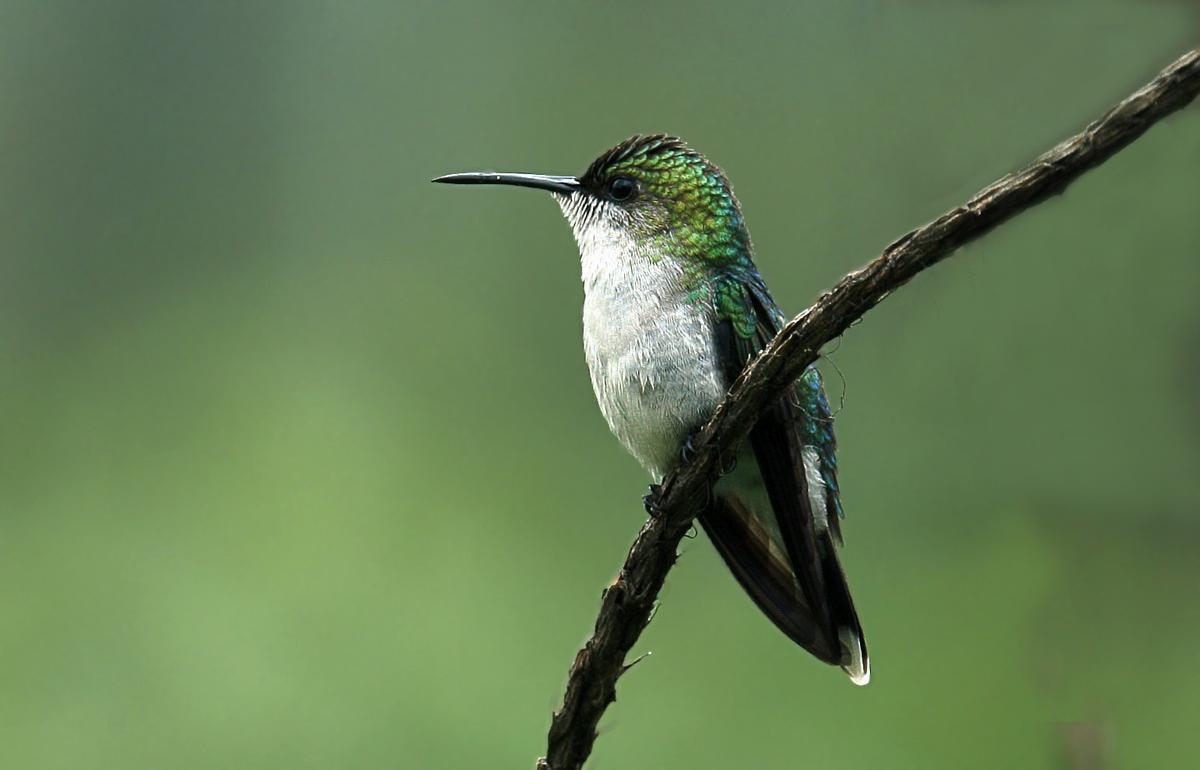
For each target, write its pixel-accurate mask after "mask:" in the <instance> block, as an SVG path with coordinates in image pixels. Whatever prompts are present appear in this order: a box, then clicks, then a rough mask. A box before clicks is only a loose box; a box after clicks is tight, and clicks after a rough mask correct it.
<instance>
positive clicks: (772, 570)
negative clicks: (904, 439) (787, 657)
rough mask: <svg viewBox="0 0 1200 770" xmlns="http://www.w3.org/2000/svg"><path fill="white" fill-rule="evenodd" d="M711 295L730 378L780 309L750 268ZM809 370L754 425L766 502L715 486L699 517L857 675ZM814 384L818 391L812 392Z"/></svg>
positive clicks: (832, 492)
mask: <svg viewBox="0 0 1200 770" xmlns="http://www.w3.org/2000/svg"><path fill="white" fill-rule="evenodd" d="M714 299H715V304H716V306H717V310H718V316H719V317H720V319H721V320H720V323H719V326H718V340H717V342H718V351H719V355H720V356H721V362H722V367H723V369H724V371H725V376H726V380H727V382H728V383H730V384H731V383H732V382H733V380H734V379H735V378H736V377H737V375H738V374H739V373H740V372H741V370H742V369H743V368H744V367H745V365H746V363H747V362H748V361H749V360H750V359H751V358H752V357H753V356H754V355H755V354H757V353H758V351H760V350H761V349H762V347H763V346H764V345H766V343H767V342H768V341H770V339H771V338H772V337H774V336H775V334H776V333H777V332H778V330H779V329H780V328H781V326H782V323H783V317H782V314H781V313H780V312H779V310H778V308H777V307H776V306H775V304H774V302H773V301H772V300H771V297H770V294H769V293H768V292H767V290H766V287H765V286H764V285H763V284H762V280H761V279H760V278H759V277H758V275H757V273H754V272H752V271H750V272H747V273H743V274H732V275H725V276H723V277H722V279H721V280H720V281H718V283H717V289H716V296H715V298H714ZM811 371H812V372H813V375H812V376H810V375H809V374H807V373H806V374H805V377H804V378H803V379H802V381H801V382H800V383H798V384H797V386H796V388H795V391H794V392H793V393H792V394H791V395H790V396H789V397H786V398H781V399H779V400H778V401H777V402H776V403H774V404H772V405H771V406H770V407H768V408H767V409H766V410H765V411H764V413H763V415H762V417H761V418H760V420H759V422H758V423H757V424H756V425H755V427H754V429H753V430H752V431H751V433H750V442H749V443H750V449H751V453H752V455H753V459H754V461H755V462H756V463H757V465H758V470H759V473H760V475H761V479H762V483H763V486H764V487H765V491H766V493H767V498H768V499H769V501H770V502H769V506H770V510H769V511H767V510H753V509H752V508H750V507H749V506H747V505H746V503H745V501H744V500H742V499H740V498H739V497H738V495H737V494H722V493H719V494H718V505H715V506H714V510H713V511H712V512H710V513H708V514H706V515H705V516H704V517H702V518H701V523H702V525H703V526H704V528H705V531H706V532H708V534H709V537H710V538H711V539H712V540H713V542H714V544H715V545H716V547H717V550H718V551H719V552H720V554H721V556H722V558H723V559H724V560H725V562H726V564H727V565H728V566H729V568H730V570H731V571H732V572H733V573H734V575H735V576H736V577H737V578H738V581H739V582H740V583H741V584H742V586H743V587H744V588H745V589H746V591H747V592H748V593H749V594H750V595H751V597H752V598H753V599H754V601H755V603H756V604H758V606H759V607H760V608H761V609H762V610H763V612H764V613H766V614H767V616H768V617H770V618H771V620H772V621H774V622H775V624H776V625H777V626H778V627H779V628H780V629H781V630H782V631H784V633H786V634H787V635H788V636H789V637H790V638H792V639H793V640H794V641H796V642H797V643H798V644H800V645H801V646H803V647H804V648H805V649H807V650H809V652H811V653H812V654H813V655H815V656H817V657H818V658H820V659H822V660H824V661H826V662H829V663H835V664H841V665H843V666H844V667H847V670H849V671H851V674H852V675H855V676H856V681H857V680H858V679H861V678H863V674H862V670H861V669H862V667H864V666H865V665H866V659H865V658H866V653H865V645H863V644H862V642H861V638H862V631H861V628H860V627H859V623H858V618H857V615H856V613H855V610H854V605H853V602H852V600H851V598H850V592H849V589H848V588H847V586H846V582H845V577H844V575H843V573H842V568H841V565H840V563H839V562H838V558H837V553H836V549H835V541H840V534H839V532H838V529H837V523H836V522H837V516H838V512H839V511H840V503H839V502H837V487H836V460H835V459H832V458H833V457H834V454H833V453H834V452H835V450H836V444H835V443H834V442H833V431H832V425H831V422H830V420H829V413H828V412H829V410H828V404H827V403H826V402H825V399H824V392H823V390H821V386H820V379H819V375H816V374H815V370H811ZM814 378H815V379H814ZM814 384H815V387H816V392H817V393H819V399H816V397H815V396H814V395H813V386H814ZM817 401H819V404H818V405H814V404H816V403H817ZM820 405H823V410H822V407H821V406H820ZM805 447H810V448H811V449H812V450H815V457H817V458H818V466H819V467H817V468H815V470H816V472H817V473H818V474H819V476H820V477H821V479H822V481H823V489H822V490H819V492H820V493H823V494H824V495H825V500H826V506H825V508H826V509H827V511H826V513H827V515H825V514H821V512H820V511H814V510H813V501H812V498H811V497H810V495H809V489H808V476H807V474H806V472H805V465H804V456H805ZM810 456H813V455H812V453H811V452H810ZM830 481H832V484H831V483H830ZM822 521H824V522H827V524H825V525H824V526H823V525H822V524H821V522H822ZM772 535H774V537H772ZM772 541H774V542H776V547H775V548H774V549H772V547H771V542H772ZM789 578H790V579H789ZM847 633H849V634H851V635H853V637H854V639H853V640H851V644H853V645H854V647H855V649H853V650H851V649H848V642H847V638H846V635H847ZM856 653H857V654H859V657H860V658H861V661H860V662H858V663H856V662H855V661H854V660H852V659H853V658H854V657H855V654H856ZM851 666H855V667H857V668H856V670H851V668H850V667H851Z"/></svg>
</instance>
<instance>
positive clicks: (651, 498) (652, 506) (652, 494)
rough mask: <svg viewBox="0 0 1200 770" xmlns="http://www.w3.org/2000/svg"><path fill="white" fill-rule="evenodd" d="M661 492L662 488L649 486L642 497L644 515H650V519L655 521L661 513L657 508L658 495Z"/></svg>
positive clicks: (654, 485)
mask: <svg viewBox="0 0 1200 770" xmlns="http://www.w3.org/2000/svg"><path fill="white" fill-rule="evenodd" d="M660 492H662V487H661V486H659V485H658V484H651V485H650V488H649V490H648V491H647V493H646V494H645V495H643V496H642V506H643V507H644V508H645V509H646V513H648V514H650V518H652V519H657V518H658V516H659V514H660V513H662V511H661V510H660V509H659V507H658V495H659V493H660Z"/></svg>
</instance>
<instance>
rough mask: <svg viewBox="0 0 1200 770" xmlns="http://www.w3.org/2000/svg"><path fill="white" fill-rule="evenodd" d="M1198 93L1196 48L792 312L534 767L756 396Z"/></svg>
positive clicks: (595, 682) (619, 648) (630, 570)
mask: <svg viewBox="0 0 1200 770" xmlns="http://www.w3.org/2000/svg"><path fill="white" fill-rule="evenodd" d="M1197 93H1200V49H1196V50H1193V51H1191V52H1190V53H1188V54H1186V55H1184V56H1183V57H1182V58H1180V59H1179V60H1177V61H1176V62H1175V63H1174V64H1172V65H1171V66H1169V67H1167V68H1166V69H1165V70H1163V71H1162V72H1161V73H1159V75H1158V76H1157V77H1156V78H1154V80H1152V81H1151V82H1150V83H1149V84H1147V85H1146V86H1144V87H1143V88H1142V89H1140V90H1139V91H1137V92H1136V93H1135V94H1133V95H1132V96H1130V97H1129V98H1127V99H1125V100H1124V101H1122V102H1121V103H1120V104H1118V105H1117V106H1115V107H1113V108H1112V109H1111V110H1109V111H1108V112H1107V113H1105V114H1104V116H1102V117H1101V118H1100V119H1099V120H1097V121H1095V122H1094V123H1092V124H1091V125H1090V126H1088V127H1087V128H1086V129H1084V131H1083V132H1081V133H1079V134H1077V135H1075V136H1073V137H1071V138H1070V139H1068V140H1067V141H1065V142H1063V143H1062V144H1060V145H1058V146H1057V147H1055V148H1054V149H1052V150H1050V151H1049V152H1047V153H1045V154H1044V155H1042V156H1041V157H1039V158H1038V159H1037V160H1035V161H1033V163H1031V164H1030V165H1029V166H1028V167H1026V168H1024V169H1021V170H1020V171H1017V172H1015V173H1012V174H1009V175H1008V176H1006V177H1004V178H1003V179H1000V180H999V181H997V182H995V183H993V184H991V185H989V186H988V187H986V188H984V189H983V190H982V191H980V192H979V193H978V194H976V195H975V196H974V197H973V198H971V199H970V200H969V201H967V202H966V203H964V204H963V205H961V206H959V207H958V208H956V209H954V210H953V211H949V212H947V213H946V214H943V215H942V216H940V217H938V218H937V219H935V220H934V221H932V222H930V223H929V224H926V225H924V226H923V227H920V228H918V229H916V230H913V231H912V232H910V233H908V234H906V235H904V236H902V237H900V238H899V239H897V240H896V241H895V242H893V243H892V244H891V245H890V246H888V247H887V248H886V249H884V250H883V253H882V254H880V255H879V256H878V257H876V258H875V259H874V260H873V261H872V262H871V263H870V264H868V265H867V266H866V267H864V268H862V269H860V270H857V271H855V272H853V273H850V274H849V275H847V276H846V277H845V278H843V279H842V280H841V281H840V282H838V284H837V285H836V286H834V287H833V288H832V289H830V290H829V291H827V292H825V293H824V294H822V295H821V296H820V297H819V298H818V299H817V301H816V303H815V304H814V305H813V306H812V307H810V308H808V309H807V310H805V311H804V312H803V313H801V314H800V315H798V316H796V317H795V318H793V319H792V320H791V321H789V322H788V324H787V325H786V326H785V327H784V328H783V330H782V331H781V332H780V333H779V334H778V335H777V336H776V337H775V339H774V340H772V341H771V343H770V344H769V345H768V346H767V347H766V349H764V350H763V352H762V353H761V354H760V355H759V356H758V357H757V358H756V359H755V360H754V361H753V362H752V363H751V364H750V365H749V366H748V367H747V368H746V370H745V371H744V372H743V373H742V376H741V377H739V378H738V380H737V382H735V383H734V384H733V387H732V388H730V390H729V394H728V395H727V396H726V397H725V400H724V401H723V402H722V403H721V405H720V406H719V407H718V408H717V410H716V412H715V413H714V415H713V417H712V419H711V420H710V421H709V422H708V424H707V425H706V426H705V427H704V428H703V430H702V431H701V432H700V433H699V435H698V436H697V438H696V440H695V441H694V447H695V450H696V451H695V454H694V456H693V457H692V458H691V461H690V462H687V463H684V464H683V465H681V466H680V467H679V468H677V469H676V470H675V471H673V472H672V473H671V474H670V475H668V476H667V478H666V479H665V480H664V481H663V483H662V487H661V489H660V491H659V492H658V493H657V495H656V496H655V500H654V503H656V509H657V511H658V513H657V515H656V516H654V517H652V518H651V519H650V520H649V521H647V522H646V523H645V524H644V525H643V526H642V529H641V531H640V532H639V533H638V536H637V539H636V540H634V542H633V546H632V547H631V548H630V550H629V555H628V556H627V557H626V559H625V564H624V566H623V567H622V568H621V572H620V574H618V575H617V577H616V579H615V580H614V581H613V582H612V584H611V585H609V586H608V588H607V589H605V591H604V594H603V596H602V598H601V602H600V614H599V616H598V617H597V618H596V627H595V630H594V631H593V633H592V636H591V638H589V639H588V640H587V642H586V643H585V644H584V646H583V649H581V650H580V651H579V653H578V654H577V655H576V656H575V662H574V663H573V664H572V666H571V671H570V674H569V675H568V679H567V691H566V694H565V695H564V696H563V703H562V707H561V708H560V709H559V710H558V711H557V712H556V713H555V714H554V718H553V720H552V722H551V724H550V733H549V741H548V748H547V754H546V757H544V758H542V759H539V760H538V762H537V768H538V770H578V768H580V767H582V765H583V763H584V761H585V760H586V759H587V757H588V755H589V754H590V753H591V750H592V744H593V743H594V741H595V739H596V725H597V724H598V723H599V721H600V717H601V716H602V715H603V714H604V710H605V708H607V707H608V704H609V703H612V702H613V701H614V700H616V683H617V679H618V678H619V677H620V676H621V674H622V673H624V672H625V670H626V666H625V656H626V655H627V654H628V652H629V650H630V649H631V648H632V647H633V644H634V643H635V642H636V641H637V639H638V636H639V635H640V634H641V632H642V630H643V629H644V628H645V627H646V624H647V623H649V621H650V613H651V610H652V609H653V607H654V602H655V600H656V598H657V597H658V592H659V590H660V589H661V588H662V585H663V582H664V581H665V580H666V577H667V573H668V572H669V571H670V569H671V567H672V565H674V563H675V554H676V548H677V547H678V545H679V541H680V539H681V538H682V537H683V535H684V533H686V532H687V530H688V528H689V527H690V526H691V524H692V520H693V518H694V517H695V515H696V513H697V512H698V511H700V510H702V508H703V506H705V505H706V504H707V500H708V494H709V489H710V486H711V484H712V481H713V479H715V478H716V477H717V474H718V472H719V471H718V469H719V468H720V467H721V458H722V457H726V456H729V455H730V454H731V453H732V452H733V451H734V450H735V449H736V447H737V445H738V444H739V443H740V442H741V441H742V440H743V439H745V437H746V436H747V434H748V433H749V432H750V429H751V428H752V427H753V425H754V422H755V420H756V418H757V416H758V414H759V413H760V412H761V411H762V409H763V408H764V406H766V405H767V404H769V403H771V402H772V401H773V400H774V399H776V398H778V397H779V396H780V395H781V394H782V393H783V392H784V390H785V389H786V388H787V387H789V386H790V384H791V383H792V382H793V381H794V380H795V379H796V377H797V376H799V375H800V374H801V373H802V372H803V371H804V369H805V367H807V366H809V365H810V364H811V363H813V361H815V360H816V358H817V355H818V353H819V351H820V349H821V347H822V346H823V345H825V344H827V343H828V342H830V341H831V340H833V339H835V338H836V337H838V336H840V335H841V334H843V333H844V332H845V331H846V330H847V329H849V328H850V325H851V324H853V323H854V322H855V321H857V320H858V319H859V318H861V317H862V315H863V314H864V313H866V312H867V311H868V310H870V309H871V308H873V307H875V305H877V304H879V302H880V301H882V300H883V299H884V297H886V296H887V295H888V294H890V293H891V292H893V291H895V290H896V289H898V288H899V287H901V286H903V285H904V284H905V283H907V282H908V281H909V280H911V279H912V278H913V277H914V276H916V275H917V273H919V272H921V271H922V270H924V269H926V268H928V267H931V266H932V265H935V264H937V263H938V262H940V261H942V260H943V259H945V258H946V257H948V256H950V254H952V253H953V252H954V251H955V250H956V249H957V248H958V247H959V246H962V245H963V244H965V243H967V242H968V241H970V240H972V239H974V238H977V237H979V236H980V235H983V234H984V233H986V232H987V231H988V230H990V229H992V228H993V227H995V226H996V225H998V224H1000V223H1001V222H1004V221H1005V220H1007V219H1009V218H1011V217H1013V216H1015V215H1016V214H1019V213H1020V212H1022V211H1024V210H1025V209H1028V208H1030V207H1032V206H1035V205H1037V204H1039V203H1041V202H1042V201H1044V200H1046V199H1047V198H1049V197H1050V196H1051V195H1054V194H1056V193H1059V192H1062V190H1063V189H1065V188H1066V186H1067V185H1068V184H1070V183H1071V182H1072V181H1074V180H1075V179H1077V178H1078V177H1079V176H1080V175H1082V174H1083V172H1085V171H1087V170H1088V169H1090V168H1093V167H1095V166H1098V165H1099V164H1101V163H1103V162H1104V161H1105V160H1107V159H1108V158H1110V157H1112V156H1113V155H1115V154H1116V153H1117V152H1118V151H1119V150H1120V149H1121V148H1123V147H1124V146H1125V145H1127V144H1129V143H1130V142H1132V141H1133V140H1134V139H1137V138H1138V137H1139V136H1141V135H1142V134H1143V133H1144V132H1145V131H1146V130H1147V129H1148V128H1150V126H1152V125H1153V124H1154V123H1156V122H1157V121H1159V120H1161V119H1162V118H1164V117H1165V116H1167V115H1169V114H1170V113H1172V112H1174V111H1175V110H1178V109H1180V108H1181V107H1183V106H1185V105H1186V104H1188V103H1189V102H1191V101H1192V99H1194V98H1195V97H1196V95H1197Z"/></svg>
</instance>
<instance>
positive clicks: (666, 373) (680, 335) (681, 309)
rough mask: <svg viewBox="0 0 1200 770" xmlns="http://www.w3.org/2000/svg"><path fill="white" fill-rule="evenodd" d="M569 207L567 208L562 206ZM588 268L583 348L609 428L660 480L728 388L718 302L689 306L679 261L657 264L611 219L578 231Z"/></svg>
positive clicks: (593, 221) (592, 222)
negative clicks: (717, 338) (717, 330)
mask: <svg viewBox="0 0 1200 770" xmlns="http://www.w3.org/2000/svg"><path fill="white" fill-rule="evenodd" d="M560 202H561V201H560ZM563 208H564V211H565V212H566V213H567V217H568V219H569V220H571V223H572V225H573V229H574V230H575V238H576V241H577V242H578V243H579V251H580V259H581V264H582V268H583V289H584V301H583V346H584V353H585V355H586V357H587V364H588V369H589V371H590V372H591V377H592V388H593V389H594V390H595V392H596V400H597V401H598V402H599V404H600V411H601V412H602V413H603V414H604V418H605V419H606V420H607V421H608V426H609V427H610V428H611V429H612V432H613V433H615V434H616V436H617V438H618V439H619V440H620V441H621V443H622V444H623V445H624V446H625V448H626V449H627V450H629V452H630V453H631V454H632V455H633V456H634V457H636V458H637V460H638V462H640V463H641V464H642V466H643V467H645V468H646V470H647V471H649V472H650V474H651V475H652V476H653V477H654V478H655V479H656V480H657V479H659V478H661V477H662V476H663V475H664V474H665V473H666V472H667V471H669V470H670V469H671V468H672V467H674V465H675V464H676V462H677V461H678V458H679V448H680V446H681V444H682V442H683V441H684V439H685V438H686V437H687V434H688V432H689V431H691V430H693V429H695V428H696V427H699V426H700V425H702V424H703V423H704V421H705V420H707V419H708V417H709V416H710V415H711V414H712V412H713V410H714V409H715V408H716V406H717V404H718V403H719V402H720V400H721V396H722V395H724V392H725V388H724V384H723V382H722V379H723V378H722V376H721V373H720V370H719V367H718V365H717V355H716V350H715V347H714V334H713V325H714V316H713V310H712V306H711V302H709V301H703V302H700V303H695V302H691V301H689V300H688V298H687V297H686V293H687V292H686V290H685V289H684V288H683V286H682V279H683V272H682V270H681V269H680V268H679V266H678V264H676V263H675V262H674V261H673V260H671V259H669V258H665V257H663V258H659V259H657V260H651V259H650V258H649V256H647V255H645V254H643V253H641V251H640V250H639V249H638V244H637V243H636V242H635V240H634V239H633V238H630V237H629V236H628V234H627V233H626V232H624V231H623V230H622V229H621V228H618V227H614V226H612V224H610V223H608V222H606V221H605V220H604V218H603V217H600V218H591V219H590V220H589V221H585V222H583V223H582V226H575V225H576V224H577V222H576V221H575V219H573V218H572V212H570V211H568V210H567V209H568V207H567V206H564V207H563Z"/></svg>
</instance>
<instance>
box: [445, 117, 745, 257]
mask: <svg viewBox="0 0 1200 770" xmlns="http://www.w3.org/2000/svg"><path fill="white" fill-rule="evenodd" d="M433 181H435V182H444V183H450V184H507V185H515V186H520V187H533V188H538V189H542V190H548V191H550V192H551V193H552V194H553V195H554V197H555V200H557V201H558V204H559V206H560V207H561V208H562V210H563V213H564V214H565V215H566V217H567V221H568V222H570V224H571V228H572V230H573V231H574V233H575V238H576V240H577V241H578V242H579V244H580V248H581V249H583V250H586V249H587V248H588V247H589V244H594V243H601V242H603V243H606V244H609V245H611V244H613V242H614V239H615V240H616V241H618V242H621V245H623V246H625V247H628V248H629V249H630V250H633V251H636V252H638V253H641V254H645V255H647V256H648V257H650V258H652V259H653V258H660V257H663V256H668V257H671V258H674V259H677V260H688V261H691V260H696V261H699V262H711V263H715V264H720V263H722V262H725V261H727V260H728V261H732V260H735V259H738V258H739V257H740V256H744V255H748V254H749V252H750V236H749V233H748V232H747V231H746V226H745V223H744V222H743V219H742V212H741V208H740V207H739V205H738V202H737V199H736V198H735V197H734V196H733V190H732V189H731V188H730V185H729V180H728V179H726V178H725V175H724V174H723V173H722V172H721V170H720V169H719V168H717V167H716V166H715V165H713V164H712V163H710V162H709V161H708V160H707V159H706V158H705V157H704V156H703V155H701V154H700V153H698V152H696V151H695V150H693V149H691V148H690V147H688V146H687V145H686V144H684V142H683V140H681V139H678V138H676V137H673V136H667V135H666V134H653V135H650V136H641V135H637V136H633V137H630V138H629V139H626V140H625V141H623V142H621V143H620V144H618V145H617V146H615V147H613V148H612V149H610V150H608V151H606V152H604V153H603V154H602V155H600V157H598V158H596V160H594V161H593V162H592V164H591V165H590V166H588V168H587V170H586V171H585V172H584V173H583V174H581V175H579V176H577V177H575V176H551V175H547V174H509V173H494V172H468V173H463V174H448V175H446V176H442V177H438V178H437V179H435V180H433Z"/></svg>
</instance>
